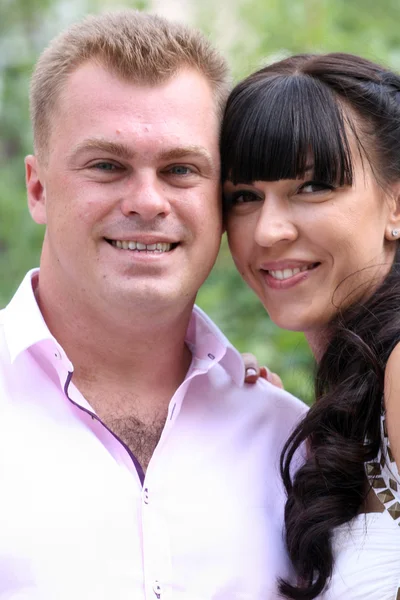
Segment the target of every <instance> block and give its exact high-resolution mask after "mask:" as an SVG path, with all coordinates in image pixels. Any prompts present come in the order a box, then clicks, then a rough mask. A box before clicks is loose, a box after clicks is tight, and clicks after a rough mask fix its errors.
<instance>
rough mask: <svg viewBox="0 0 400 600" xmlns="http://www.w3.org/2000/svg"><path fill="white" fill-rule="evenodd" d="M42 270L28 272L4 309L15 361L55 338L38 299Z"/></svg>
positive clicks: (12, 357) (7, 331) (11, 350)
mask: <svg viewBox="0 0 400 600" xmlns="http://www.w3.org/2000/svg"><path fill="white" fill-rule="evenodd" d="M38 273H39V269H32V270H31V271H28V273H27V274H26V275H25V277H24V279H23V280H22V283H21V285H20V286H19V288H18V290H17V291H16V293H15V295H14V297H13V298H12V300H11V301H10V303H9V304H8V305H7V306H6V308H5V309H4V310H3V315H2V320H3V324H4V334H5V338H6V342H7V346H8V350H9V353H10V358H11V362H14V361H15V359H16V358H17V357H18V356H19V355H20V354H21V353H22V352H24V351H25V350H28V348H30V347H31V346H34V345H35V344H38V343H39V342H42V341H44V340H52V341H53V342H54V343H55V344H56V345H57V346H58V344H57V342H56V340H55V338H54V337H53V336H52V334H51V333H50V331H49V328H48V327H47V325H46V322H45V320H44V318H43V316H42V313H41V312H40V308H39V306H38V304H37V302H36V298H35V292H34V290H35V288H36V286H37V282H38Z"/></svg>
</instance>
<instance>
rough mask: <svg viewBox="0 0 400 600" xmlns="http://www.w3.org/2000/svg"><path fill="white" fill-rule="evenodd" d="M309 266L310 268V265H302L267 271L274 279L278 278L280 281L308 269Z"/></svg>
mask: <svg viewBox="0 0 400 600" xmlns="http://www.w3.org/2000/svg"><path fill="white" fill-rule="evenodd" d="M309 268H310V266H307V265H306V266H304V267H295V268H294V269H283V270H276V271H268V273H269V274H270V275H271V276H272V277H273V278H274V279H279V280H280V281H282V280H284V279H290V277H294V276H295V275H297V273H303V272H304V271H307V269H309Z"/></svg>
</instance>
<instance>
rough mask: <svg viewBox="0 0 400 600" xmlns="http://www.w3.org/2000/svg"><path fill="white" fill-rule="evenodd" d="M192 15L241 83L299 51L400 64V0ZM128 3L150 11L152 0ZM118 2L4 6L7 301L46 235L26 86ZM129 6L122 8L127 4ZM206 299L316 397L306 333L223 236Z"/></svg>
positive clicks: (290, 2)
mask: <svg viewBox="0 0 400 600" xmlns="http://www.w3.org/2000/svg"><path fill="white" fill-rule="evenodd" d="M169 4H171V13H170V15H169V16H170V17H171V18H175V17H176V16H178V17H179V18H185V17H187V19H188V20H189V21H190V22H191V23H192V24H197V25H198V26H199V27H200V28H201V29H203V30H204V31H205V32H206V33H208V34H209V35H210V37H211V38H212V39H213V40H214V42H215V43H216V44H217V45H218V46H219V47H220V48H221V49H222V50H223V51H224V52H225V53H226V54H227V55H228V58H229V60H230V62H231V65H232V69H233V73H234V76H235V78H240V77H242V76H244V75H246V74H247V73H249V72H250V71H251V70H254V69H256V68H258V67H260V66H261V65H262V64H266V63H268V62H272V61H273V60H276V59H277V58H280V57H283V56H286V55H289V54H291V53H296V52H325V51H345V52H353V53H356V54H360V55H362V56H366V57H368V58H371V59H373V60H376V61H378V62H382V63H385V64H388V65H389V66H391V67H393V68H394V69H397V70H398V69H399V68H400V29H399V27H398V23H399V20H400V4H399V3H398V0H381V2H379V3H378V2H374V1H373V0H351V2H348V1H347V0H229V1H228V0H220V2H219V3H215V2H214V1H212V0H203V1H202V2H201V3H200V2H196V0H193V1H190V0H187V2H186V4H185V2H184V1H183V0H181V3H180V4H182V6H184V8H185V10H181V11H179V14H176V13H177V10H176V2H175V4H174V2H173V1H172V0H171V1H167V0H165V1H164V3H163V13H164V14H166V9H165V6H166V5H169ZM123 5H124V6H134V7H136V8H140V9H152V8H153V5H152V3H151V2H150V0H148V1H146V0H137V1H136V2H135V1H134V0H132V1H131V2H128V1H125V2H124V3H123ZM111 6H113V7H114V6H115V4H114V2H112V1H111V0H72V1H71V0H70V1H69V2H67V1H65V0H63V1H61V0H0V17H1V18H0V273H1V278H0V305H4V304H5V303H6V302H7V301H8V300H9V298H10V297H11V295H12V293H13V292H14V290H15V288H16V287H17V285H18V283H19V281H20V280H21V279H22V277H23V275H24V274H25V272H26V271H27V270H28V269H29V268H31V267H33V266H36V265H38V263H39V254H40V246H41V240H42V237H43V230H42V229H41V228H40V227H38V226H37V225H35V224H33V223H32V221H31V219H30V217H29V214H28V211H27V208H26V199H25V189H24V188H25V184H24V167H23V157H24V156H25V155H26V154H29V153H30V152H31V151H32V141H31V131H30V124H29V116H28V86H29V74H30V72H31V69H32V65H33V63H34V61H35V59H36V57H37V56H38V54H39V53H40V51H41V50H42V48H43V47H44V46H45V45H46V43H47V41H48V40H49V39H50V38H52V37H53V36H54V35H55V34H56V33H57V32H58V31H59V30H60V29H61V28H62V27H64V26H65V25H67V24H68V23H70V22H72V21H73V20H75V19H77V18H80V17H81V16H82V15H83V14H85V13H87V12H90V11H98V10H100V9H103V8H109V7H111ZM120 6H121V4H120ZM198 303H199V304H200V306H202V308H204V309H205V310H206V311H207V312H208V313H209V314H210V315H211V316H212V317H213V318H214V319H215V321H216V322H217V323H218V324H219V325H220V326H221V328H222V329H223V330H224V332H225V333H226V334H227V335H228V337H230V339H231V340H232V342H233V343H234V344H235V345H236V346H237V347H238V348H239V349H240V350H242V351H249V352H253V353H254V354H256V356H257V357H258V358H259V360H260V363H262V364H267V365H268V366H269V367H270V368H271V369H273V370H275V371H276V372H278V373H279V374H280V375H281V377H282V379H283V381H284V384H285V386H286V388H287V389H289V390H290V391H292V392H293V393H294V394H296V395H298V396H300V397H302V398H303V399H305V400H307V401H310V400H311V399H312V393H313V388H312V370H313V360H312V357H311V355H310V351H309V349H308V347H307V344H306V342H305V340H304V337H303V336H302V335H301V334H297V333H291V332H286V331H282V330H279V329H278V328H277V327H275V326H274V325H273V324H272V323H271V321H270V320H269V319H268V317H267V315H266V313H265V311H264V309H263V307H262V306H261V305H260V303H259V302H258V300H257V299H256V298H255V297H254V295H253V294H252V293H251V292H250V291H249V290H248V289H247V288H246V286H245V285H244V283H243V282H242V281H241V279H240V277H239V275H238V274H237V273H236V271H235V269H234V267H233V264H232V261H231V259H230V256H229V251H228V249H227V245H226V241H225V240H223V243H222V247H221V253H220V256H219V259H218V261H217V264H216V266H215V268H214V270H213V272H212V273H211V275H210V277H209V279H208V281H207V283H206V284H205V286H204V287H203V289H202V290H201V292H200V294H199V297H198Z"/></svg>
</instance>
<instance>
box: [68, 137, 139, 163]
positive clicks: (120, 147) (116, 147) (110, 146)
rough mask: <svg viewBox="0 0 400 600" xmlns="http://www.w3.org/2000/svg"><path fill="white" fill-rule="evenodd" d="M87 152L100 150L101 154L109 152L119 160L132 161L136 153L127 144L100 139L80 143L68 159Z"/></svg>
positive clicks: (89, 139)
mask: <svg viewBox="0 0 400 600" xmlns="http://www.w3.org/2000/svg"><path fill="white" fill-rule="evenodd" d="M86 150H99V151H100V152H107V153H108V154H114V156H117V157H118V158H124V159H125V160H130V159H132V158H133V156H134V152H133V151H132V149H131V148H129V147H128V146H127V145H126V144H122V143H119V142H118V143H117V142H112V141H110V140H103V139H99V138H88V139H86V140H83V141H82V142H79V144H77V145H76V146H74V148H73V149H72V150H71V152H70V154H69V156H68V158H70V159H71V158H73V157H75V156H77V155H78V154H81V153H82V152H85V151H86Z"/></svg>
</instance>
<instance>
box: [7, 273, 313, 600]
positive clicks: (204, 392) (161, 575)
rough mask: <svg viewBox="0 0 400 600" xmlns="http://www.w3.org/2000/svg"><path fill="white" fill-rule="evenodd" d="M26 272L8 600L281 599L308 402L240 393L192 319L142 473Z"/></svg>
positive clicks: (250, 390)
mask: <svg viewBox="0 0 400 600" xmlns="http://www.w3.org/2000/svg"><path fill="white" fill-rule="evenodd" d="M36 273H37V272H36V271H31V272H30V273H28V274H27V276H26V277H25V279H24V281H23V282H22V284H21V286H20V288H19V290H18V291H17V293H16V294H15V296H14V298H13V299H12V301H11V302H10V304H9V305H8V306H7V308H5V309H4V310H3V311H1V312H0V415H1V416H0V599H1V600H3V599H4V600H5V599H6V598H7V600H17V599H18V600H128V599H131V600H144V599H146V600H156V599H158V600H211V599H213V600H256V599H260V600H269V599H272V598H278V595H277V592H276V578H277V577H278V576H286V575H288V573H289V565H288V561H287V558H286V554H285V550H284V544H283V541H282V523H283V507H284V493H283V490H282V485H281V482H280V477H279V474H278V466H277V465H278V459H279V453H280V450H281V447H282V444H283V443H284V441H285V439H286V438H287V436H288V434H289V432H290V430H291V429H292V427H293V425H294V424H295V423H296V421H297V420H298V419H299V417H300V416H301V415H302V414H303V413H304V411H305V406H304V405H303V404H302V403H301V402H300V401H299V400H296V399H295V398H293V397H292V396H291V395H290V394H288V393H286V392H284V391H282V390H279V389H277V388H274V387H273V386H271V385H270V384H268V383H267V382H264V381H261V382H259V383H258V384H257V385H255V386H251V385H246V384H244V383H243V376H244V373H243V365H242V360H241V357H240V355H239V354H238V352H237V351H236V350H235V349H234V348H233V347H232V346H231V345H230V344H229V342H228V341H227V339H226V338H225V337H224V336H223V335H222V333H221V332H220V331H219V330H218V329H217V327H216V326H215V325H214V324H213V323H212V322H211V321H210V319H209V318H208V317H206V315H205V314H204V313H203V312H202V311H201V310H199V309H198V308H195V309H194V311H193V317H192V320H191V323H190V326H189V329H188V332H187V343H188V345H189V347H190V348H191V350H192V353H193V360H192V365H191V367H190V370H189V372H188V374H187V376H186V379H185V381H184V382H183V383H182V385H181V386H180V387H179V388H178V390H177V391H176V393H175V394H174V396H173V398H172V399H171V402H170V405H169V413H168V417H167V421H166V424H165V427H164V431H163V433H162V436H161V439H160V441H159V443H158V446H157V448H156V450H155V452H154V455H153V457H152V459H151V461H150V464H149V467H148V469H147V472H146V476H145V477H144V476H143V472H142V470H141V468H140V466H139V465H138V464H137V461H136V459H135V458H134V457H133V456H132V455H131V453H130V452H129V451H128V450H127V448H126V447H125V446H124V445H123V444H122V442H121V441H120V440H118V439H117V438H116V437H115V436H114V435H113V434H112V433H111V432H110V431H109V430H108V429H107V428H106V427H105V426H104V425H103V424H102V423H101V421H100V420H99V419H98V418H97V416H96V415H95V413H94V411H93V409H92V408H91V407H90V405H89V404H88V402H87V401H86V400H85V399H84V398H83V397H82V395H81V394H80V393H79V391H78V389H77V388H76V387H75V386H74V383H73V376H72V373H73V366H72V364H71V362H70V361H69V359H68V357H67V356H66V354H65V352H64V350H63V349H62V348H61V346H60V345H59V344H58V343H57V341H56V340H55V339H54V338H53V337H52V335H51V334H50V332H49V330H48V328H47V326H46V323H45V322H44V320H43V318H42V315H41V313H40V310H39V308H38V305H37V303H36V301H35V297H34V294H33V290H32V278H33V282H35V279H36Z"/></svg>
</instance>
